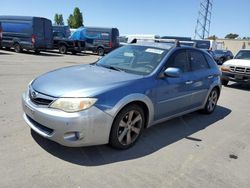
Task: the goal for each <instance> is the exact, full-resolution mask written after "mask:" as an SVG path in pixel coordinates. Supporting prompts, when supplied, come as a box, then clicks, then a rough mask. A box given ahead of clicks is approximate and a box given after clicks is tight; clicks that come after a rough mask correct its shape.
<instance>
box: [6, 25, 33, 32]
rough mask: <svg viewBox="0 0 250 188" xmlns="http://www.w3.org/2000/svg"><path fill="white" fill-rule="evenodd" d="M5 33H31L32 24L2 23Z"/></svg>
mask: <svg viewBox="0 0 250 188" xmlns="http://www.w3.org/2000/svg"><path fill="white" fill-rule="evenodd" d="M2 27H3V31H4V32H11V33H29V32H30V31H31V23H2Z"/></svg>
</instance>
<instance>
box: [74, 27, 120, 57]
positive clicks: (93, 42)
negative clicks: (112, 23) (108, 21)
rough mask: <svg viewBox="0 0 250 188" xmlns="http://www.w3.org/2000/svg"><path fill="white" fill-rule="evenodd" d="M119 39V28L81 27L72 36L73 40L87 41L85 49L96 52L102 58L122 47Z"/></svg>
mask: <svg viewBox="0 0 250 188" xmlns="http://www.w3.org/2000/svg"><path fill="white" fill-rule="evenodd" d="M118 37H119V30H118V29H117V28H102V27H81V28H78V29H77V30H76V31H75V32H74V33H73V34H72V35H71V36H70V38H71V39H75V40H79V39H81V40H85V42H86V46H85V49H86V50H89V51H93V52H96V53H97V54H98V55H100V56H103V55H104V54H105V53H108V52H110V51H112V50H114V49H116V48H118V47H119V46H120V44H119V39H118Z"/></svg>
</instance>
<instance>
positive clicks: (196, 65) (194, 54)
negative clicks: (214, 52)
mask: <svg viewBox="0 0 250 188" xmlns="http://www.w3.org/2000/svg"><path fill="white" fill-rule="evenodd" d="M189 55H190V64H191V69H192V70H193V71H197V70H203V69H208V68H209V66H208V64H207V60H206V59H205V57H204V56H203V54H202V53H201V52H198V51H193V50H192V51H190V53H189Z"/></svg>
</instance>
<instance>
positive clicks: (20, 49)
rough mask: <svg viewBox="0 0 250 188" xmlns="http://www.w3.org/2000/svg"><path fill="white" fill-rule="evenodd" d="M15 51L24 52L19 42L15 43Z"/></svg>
mask: <svg viewBox="0 0 250 188" xmlns="http://www.w3.org/2000/svg"><path fill="white" fill-rule="evenodd" d="M14 51H15V52H16V53H21V52H22V47H21V46H20V44H18V43H16V44H14Z"/></svg>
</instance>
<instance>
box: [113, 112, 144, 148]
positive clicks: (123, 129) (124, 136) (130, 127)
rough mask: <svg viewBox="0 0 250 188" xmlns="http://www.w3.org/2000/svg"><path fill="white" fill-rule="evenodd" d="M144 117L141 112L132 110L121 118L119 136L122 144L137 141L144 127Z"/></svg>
mask: <svg viewBox="0 0 250 188" xmlns="http://www.w3.org/2000/svg"><path fill="white" fill-rule="evenodd" d="M142 124H143V119H142V116H141V114H140V112H138V111H136V110H131V111H129V112H128V113H126V114H125V115H124V116H123V118H122V119H121V121H120V123H119V127H118V131H117V137H118V140H119V142H120V143H121V144H122V145H125V146H126V145H130V144H132V143H133V142H135V141H136V139H137V137H138V136H139V134H140V132H141V129H142Z"/></svg>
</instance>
